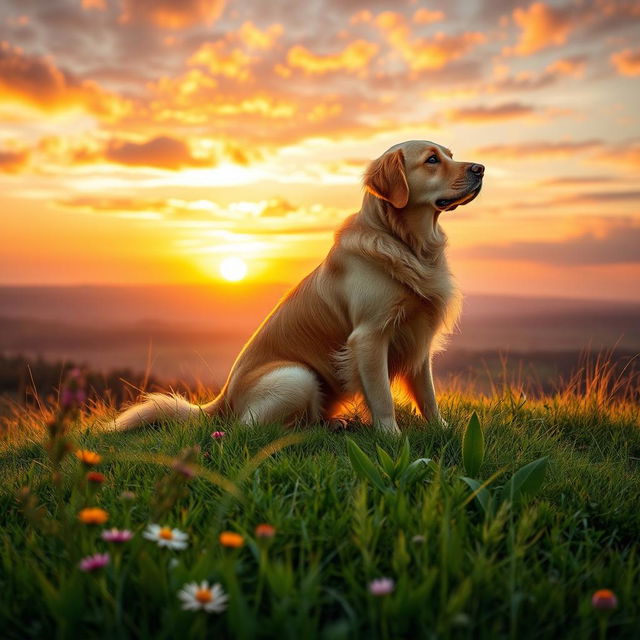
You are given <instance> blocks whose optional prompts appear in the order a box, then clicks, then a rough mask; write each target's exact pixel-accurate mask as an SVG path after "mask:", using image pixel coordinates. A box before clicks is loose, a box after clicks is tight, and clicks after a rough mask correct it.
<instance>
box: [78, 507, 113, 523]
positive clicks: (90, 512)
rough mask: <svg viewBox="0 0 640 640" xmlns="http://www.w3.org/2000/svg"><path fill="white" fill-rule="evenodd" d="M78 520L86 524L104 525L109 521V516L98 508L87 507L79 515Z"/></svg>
mask: <svg viewBox="0 0 640 640" xmlns="http://www.w3.org/2000/svg"><path fill="white" fill-rule="evenodd" d="M78 519H79V520H80V522H84V523H85V524H104V523H105V522H106V521H107V520H108V519H109V514H108V513H107V512H106V511H105V510H104V509H100V508H98V507H87V508H86V509H82V510H81V511H80V512H79V513H78Z"/></svg>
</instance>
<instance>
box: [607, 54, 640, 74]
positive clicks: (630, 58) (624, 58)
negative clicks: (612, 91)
mask: <svg viewBox="0 0 640 640" xmlns="http://www.w3.org/2000/svg"><path fill="white" fill-rule="evenodd" d="M610 60H611V64H612V65H613V66H614V67H615V68H616V71H617V72H618V74H620V75H621V76H638V75H640V48H639V49H623V50H622V51H618V52H616V53H612V54H611V58H610Z"/></svg>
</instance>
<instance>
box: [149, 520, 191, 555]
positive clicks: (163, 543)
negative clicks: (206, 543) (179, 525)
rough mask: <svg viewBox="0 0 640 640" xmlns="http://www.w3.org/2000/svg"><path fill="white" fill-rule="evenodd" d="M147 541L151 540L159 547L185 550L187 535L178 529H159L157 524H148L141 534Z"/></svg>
mask: <svg viewBox="0 0 640 640" xmlns="http://www.w3.org/2000/svg"><path fill="white" fill-rule="evenodd" d="M142 535H143V537H145V538H146V539H147V540H153V541H154V542H156V543H157V544H158V546H159V547H168V548H169V549H178V550H179V549H186V548H187V546H188V543H187V540H188V538H189V535H188V534H187V533H185V532H184V531H180V529H171V528H170V527H161V526H160V525H159V524H150V525H149V526H148V527H147V528H146V530H145V532H144V533H143V534H142Z"/></svg>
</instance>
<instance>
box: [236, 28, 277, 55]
mask: <svg viewBox="0 0 640 640" xmlns="http://www.w3.org/2000/svg"><path fill="white" fill-rule="evenodd" d="M283 33H284V27H283V26H282V25H281V24H279V23H275V24H272V25H270V26H269V27H267V28H266V29H263V30H261V29H259V28H258V27H256V26H255V25H254V24H253V23H252V22H243V23H242V26H241V27H240V29H239V30H238V39H239V40H240V41H241V42H243V43H244V44H245V45H246V46H248V47H250V48H252V49H262V50H268V49H271V48H272V47H273V46H274V44H275V43H276V41H277V40H278V38H279V37H280V36H281V35H282V34H283Z"/></svg>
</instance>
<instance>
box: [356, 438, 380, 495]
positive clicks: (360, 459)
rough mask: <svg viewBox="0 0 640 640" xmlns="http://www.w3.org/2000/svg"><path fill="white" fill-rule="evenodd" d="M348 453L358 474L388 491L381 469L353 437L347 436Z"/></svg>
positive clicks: (378, 487) (375, 485)
mask: <svg viewBox="0 0 640 640" xmlns="http://www.w3.org/2000/svg"><path fill="white" fill-rule="evenodd" d="M347 453H348V454H349V460H351V466H352V467H353V469H354V471H355V472H356V474H357V475H358V476H360V477H361V478H364V479H365V480H369V482H371V484H372V485H373V486H374V487H376V488H377V489H380V491H386V490H387V489H388V487H387V485H385V483H384V481H383V480H382V476H381V475H380V471H378V469H377V468H376V466H375V465H374V464H373V462H371V460H369V458H368V457H367V454H366V453H365V452H364V451H363V450H362V449H361V448H360V447H359V446H358V445H357V444H356V443H355V442H354V441H353V440H351V438H347Z"/></svg>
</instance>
